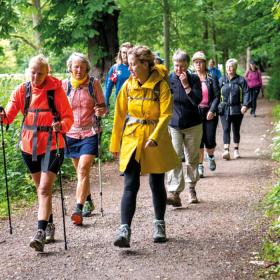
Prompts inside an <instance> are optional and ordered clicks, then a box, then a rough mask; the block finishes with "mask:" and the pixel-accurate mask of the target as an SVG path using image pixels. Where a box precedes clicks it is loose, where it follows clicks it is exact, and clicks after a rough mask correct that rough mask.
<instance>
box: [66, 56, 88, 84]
mask: <svg viewBox="0 0 280 280" xmlns="http://www.w3.org/2000/svg"><path fill="white" fill-rule="evenodd" d="M70 72H71V73H72V76H73V78H74V79H76V80H82V79H84V78H85V77H86V75H87V64H86V63H85V62H84V61H83V60H81V59H79V58H75V59H73V61H72V65H71V69H70Z"/></svg>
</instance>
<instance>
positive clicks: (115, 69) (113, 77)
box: [109, 64, 118, 85]
mask: <svg viewBox="0 0 280 280" xmlns="http://www.w3.org/2000/svg"><path fill="white" fill-rule="evenodd" d="M109 80H110V81H112V82H113V84H114V85H115V84H116V83H117V80H118V64H114V65H113V72H112V74H111V76H110V77H109Z"/></svg>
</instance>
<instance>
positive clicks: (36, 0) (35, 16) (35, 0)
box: [32, 0, 42, 49]
mask: <svg viewBox="0 0 280 280" xmlns="http://www.w3.org/2000/svg"><path fill="white" fill-rule="evenodd" d="M32 6H33V7H34V9H33V11H32V24H33V29H34V38H35V44H36V45H37V48H38V49H41V48H42V42H41V33H40V32H39V31H38V25H39V24H40V23H41V21H42V11H41V3H40V0H32Z"/></svg>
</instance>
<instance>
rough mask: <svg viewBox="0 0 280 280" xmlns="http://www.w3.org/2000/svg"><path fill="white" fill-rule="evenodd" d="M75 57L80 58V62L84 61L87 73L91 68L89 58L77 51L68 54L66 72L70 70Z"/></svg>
mask: <svg viewBox="0 0 280 280" xmlns="http://www.w3.org/2000/svg"><path fill="white" fill-rule="evenodd" d="M75 58H78V59H80V60H81V61H82V62H84V63H85V64H86V65H87V73H88V72H89V71H90V69H91V65H90V62H89V59H88V58H87V56H85V55H84V54H82V53H78V52H74V53H72V54H71V55H70V56H69V58H68V59H67V62H66V65H67V70H68V72H71V67H72V63H73V60H74V59H75Z"/></svg>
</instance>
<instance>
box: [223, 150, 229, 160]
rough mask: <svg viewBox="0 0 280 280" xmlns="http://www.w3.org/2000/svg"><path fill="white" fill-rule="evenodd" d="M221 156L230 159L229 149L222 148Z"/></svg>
mask: <svg viewBox="0 0 280 280" xmlns="http://www.w3.org/2000/svg"><path fill="white" fill-rule="evenodd" d="M222 158H223V159H225V160H230V153H229V150H224V151H223V154H222Z"/></svg>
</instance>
